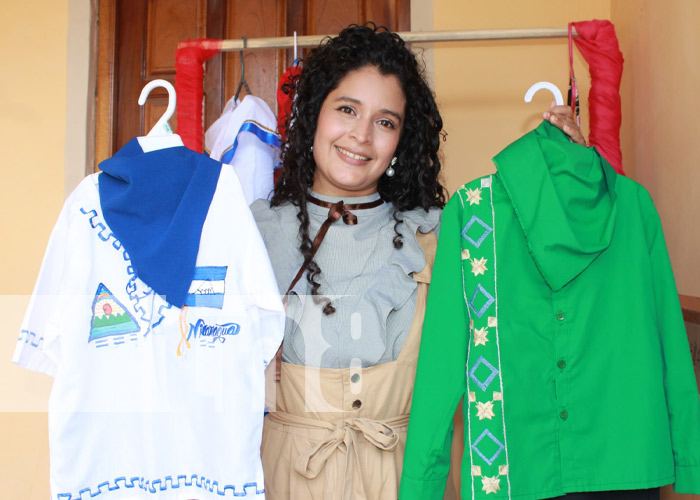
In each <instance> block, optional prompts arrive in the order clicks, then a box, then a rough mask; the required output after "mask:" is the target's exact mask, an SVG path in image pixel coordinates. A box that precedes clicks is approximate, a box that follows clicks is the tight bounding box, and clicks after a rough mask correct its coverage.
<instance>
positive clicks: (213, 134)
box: [204, 95, 280, 205]
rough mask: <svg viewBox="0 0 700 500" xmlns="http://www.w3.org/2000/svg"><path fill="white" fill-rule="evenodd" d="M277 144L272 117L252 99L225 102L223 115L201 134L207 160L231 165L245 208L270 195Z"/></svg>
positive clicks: (257, 100)
mask: <svg viewBox="0 0 700 500" xmlns="http://www.w3.org/2000/svg"><path fill="white" fill-rule="evenodd" d="M279 144H280V139H279V134H278V133H277V119H276V118H275V115H274V114H273V113H272V111H271V110H270V107H269V106H268V105H267V104H266V103H265V101H263V100H262V99H260V98H259V97H255V96H252V95H247V96H245V97H244V98H243V100H242V101H238V102H237V103H236V102H234V98H233V97H232V98H231V99H229V101H228V102H227V103H226V107H224V112H223V113H222V114H221V116H220V117H219V119H218V120H216V121H215V122H214V123H213V124H212V126H211V127H209V129H208V130H207V132H206V134H204V147H205V148H206V150H207V152H208V153H209V156H211V157H212V158H213V159H214V160H217V161H222V162H224V163H228V164H230V165H233V169H234V170H235V171H236V174H237V175H238V178H239V179H240V181H241V186H242V187H243V192H244V193H245V197H246V200H247V201H248V204H249V205H250V204H251V203H253V201H255V200H257V199H260V198H269V197H270V194H271V193H272V188H273V184H274V179H273V177H274V169H275V167H276V166H277V164H278V163H279V152H280V148H279ZM227 153H228V154H227ZM231 153H233V157H232V158H230V157H231Z"/></svg>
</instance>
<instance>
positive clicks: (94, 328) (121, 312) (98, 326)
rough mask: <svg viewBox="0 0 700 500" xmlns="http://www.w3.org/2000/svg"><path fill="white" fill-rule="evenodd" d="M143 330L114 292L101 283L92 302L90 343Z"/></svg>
mask: <svg viewBox="0 0 700 500" xmlns="http://www.w3.org/2000/svg"><path fill="white" fill-rule="evenodd" d="M140 329H141V328H140V327H139V324H138V323H137V322H136V320H135V319H134V317H133V316H132V315H131V313H129V311H127V309H126V307H124V305H122V303H121V302H119V301H118V300H117V298H116V297H115V296H114V295H112V292H110V291H109V289H108V288H107V287H106V286H104V285H103V284H102V283H100V284H99V285H98V286H97V291H96V292H95V298H94V299H93V301H92V322H91V328H90V338H89V339H88V342H91V341H93V340H96V339H101V338H104V337H112V336H114V335H124V334H125V333H134V332H138V331H139V330H140Z"/></svg>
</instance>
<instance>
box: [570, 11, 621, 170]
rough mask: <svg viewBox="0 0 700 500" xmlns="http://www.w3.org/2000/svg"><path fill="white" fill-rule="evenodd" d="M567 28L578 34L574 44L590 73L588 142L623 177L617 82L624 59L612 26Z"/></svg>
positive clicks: (602, 23)
mask: <svg viewBox="0 0 700 500" xmlns="http://www.w3.org/2000/svg"><path fill="white" fill-rule="evenodd" d="M571 25H573V27H574V28H575V29H576V33H577V34H578V36H576V37H574V43H575V44H576V47H577V48H578V50H579V51H581V54H582V55H583V58H584V59H585V60H586V62H587V63H588V69H589V71H590V73H591V91H590V93H589V94H588V105H589V112H590V126H591V135H590V137H589V139H588V142H589V143H590V144H591V145H592V146H596V148H597V149H598V151H599V152H600V154H601V155H603V157H604V158H605V159H606V160H608V161H609V162H610V165H612V166H613V168H614V169H615V171H616V172H617V173H619V174H622V175H624V171H623V169H622V151H621V150H620V124H621V123H622V104H621V101H620V80H621V79H622V63H623V62H624V59H623V57H622V52H620V48H619V44H618V41H617V36H616V35H615V26H614V25H613V24H612V23H611V22H610V21H603V20H597V19H596V20H593V21H581V22H576V23H571V24H570V25H569V26H571Z"/></svg>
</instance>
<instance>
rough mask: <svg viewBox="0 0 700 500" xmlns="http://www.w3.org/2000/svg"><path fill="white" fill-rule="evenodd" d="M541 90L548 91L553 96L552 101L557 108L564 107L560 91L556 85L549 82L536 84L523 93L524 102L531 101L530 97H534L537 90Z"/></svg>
mask: <svg viewBox="0 0 700 500" xmlns="http://www.w3.org/2000/svg"><path fill="white" fill-rule="evenodd" d="M542 89H545V90H549V91H550V92H551V93H552V94H553V95H554V100H555V101H556V103H557V106H563V105H564V98H563V97H562V95H561V91H560V90H559V88H558V87H557V86H556V85H554V84H553V83H549V82H537V83H536V84H534V85H533V86H532V87H530V88H529V89H528V91H527V92H526V93H525V102H530V101H532V96H534V95H535V93H537V91H538V90H542Z"/></svg>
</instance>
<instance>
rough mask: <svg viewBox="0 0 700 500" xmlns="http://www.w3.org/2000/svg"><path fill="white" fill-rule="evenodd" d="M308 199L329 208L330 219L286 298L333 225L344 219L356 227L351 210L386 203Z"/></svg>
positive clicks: (317, 235)
mask: <svg viewBox="0 0 700 500" xmlns="http://www.w3.org/2000/svg"><path fill="white" fill-rule="evenodd" d="M306 199H307V201H308V202H309V203H313V204H314V205H318V206H319V207H325V208H328V209H329V210H328V218H327V219H326V220H325V221H323V224H321V227H320V228H319V230H318V233H316V237H315V238H314V243H313V249H312V250H311V255H310V256H309V258H308V259H306V260H305V261H304V264H302V266H301V267H300V268H299V272H297V275H296V276H295V277H294V279H293V280H292V283H291V284H290V285H289V288H287V293H285V294H284V295H285V297H286V296H287V295H289V292H291V291H292V288H294V285H296V284H297V281H299V279H300V278H301V277H302V276H303V275H304V271H306V268H307V266H308V264H309V262H311V260H312V259H313V258H314V255H316V252H317V251H318V248H319V247H320V246H321V242H322V241H323V238H325V237H326V233H327V232H328V229H329V228H330V227H331V224H333V223H334V222H335V221H337V220H338V219H340V218H341V217H342V218H343V222H345V223H346V224H347V225H349V226H354V225H355V224H357V216H356V215H355V214H353V213H352V212H350V210H363V209H366V208H374V207H378V206H379V205H381V204H382V203H384V200H382V199H381V198H378V199H376V200H374V201H370V202H368V203H352V204H349V205H346V204H345V203H343V200H340V201H338V202H335V203H331V202H330V201H323V200H319V199H318V198H316V197H314V196H311V195H310V194H307V195H306Z"/></svg>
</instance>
